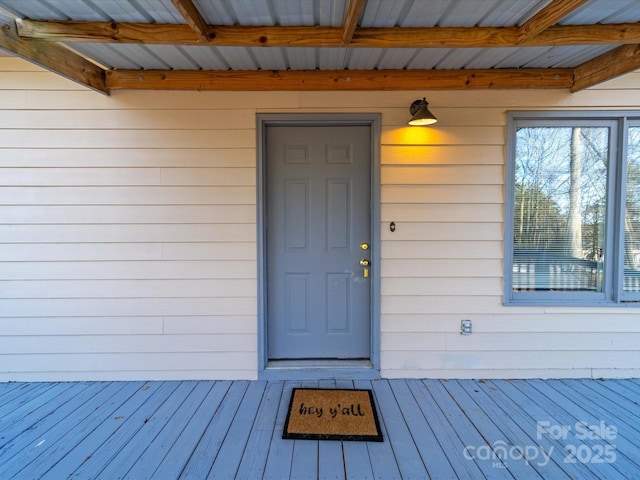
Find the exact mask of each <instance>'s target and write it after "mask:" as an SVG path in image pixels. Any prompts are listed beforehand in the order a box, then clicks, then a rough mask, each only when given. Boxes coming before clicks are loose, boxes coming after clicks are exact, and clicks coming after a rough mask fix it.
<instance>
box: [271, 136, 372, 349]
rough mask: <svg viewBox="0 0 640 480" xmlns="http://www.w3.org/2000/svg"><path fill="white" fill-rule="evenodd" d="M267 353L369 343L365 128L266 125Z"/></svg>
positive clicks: (367, 143) (367, 146) (368, 183)
mask: <svg viewBox="0 0 640 480" xmlns="http://www.w3.org/2000/svg"><path fill="white" fill-rule="evenodd" d="M266 151H267V158H266V164H267V165H266V175H267V181H266V188H267V195H266V199H267V206H266V241H267V331H268V332H267V339H268V356H269V359H271V360H276V359H328V358H333V359H361V358H367V359H368V358H369V357H370V352H371V301H370V298H371V277H370V276H367V274H368V275H370V273H371V270H370V268H371V267H369V269H367V270H366V271H365V268H366V267H363V266H361V264H360V262H361V260H363V259H365V260H370V258H371V256H370V251H371V250H370V249H364V248H363V245H362V244H367V245H368V244H369V243H370V241H371V238H370V237H371V129H370V127H368V126H330V127H327V126H322V127H315V126H270V127H268V128H267V132H266Z"/></svg>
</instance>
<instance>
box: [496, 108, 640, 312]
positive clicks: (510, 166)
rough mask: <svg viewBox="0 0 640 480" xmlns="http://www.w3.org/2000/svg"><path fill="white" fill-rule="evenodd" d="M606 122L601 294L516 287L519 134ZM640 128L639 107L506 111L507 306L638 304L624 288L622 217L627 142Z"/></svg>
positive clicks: (636, 294) (636, 296)
mask: <svg viewBox="0 0 640 480" xmlns="http://www.w3.org/2000/svg"><path fill="white" fill-rule="evenodd" d="M554 126H574V127H579V126H603V127H608V128H610V138H609V165H608V173H607V207H606V210H607V211H606V215H607V218H606V221H605V226H604V228H605V246H604V252H603V253H604V269H603V272H604V284H603V291H602V292H586V291H567V292H547V291H531V292H522V291H513V227H514V208H515V156H516V132H517V130H518V128H522V127H554ZM639 126H640V111H635V112H634V111H617V112H616V111H551V112H549V111H512V112H507V141H506V147H507V151H506V162H507V163H506V169H505V170H506V172H505V173H506V175H505V222H504V223H505V229H504V235H505V242H504V243H505V248H504V255H505V256H504V304H505V305H516V306H517V305H530V306H536V305H540V306H546V305H548V306H574V307H575V306H623V305H629V306H638V302H640V292H624V290H623V286H624V219H625V213H626V205H625V203H626V201H625V200H626V172H627V168H626V167H627V140H628V130H629V128H630V127H639Z"/></svg>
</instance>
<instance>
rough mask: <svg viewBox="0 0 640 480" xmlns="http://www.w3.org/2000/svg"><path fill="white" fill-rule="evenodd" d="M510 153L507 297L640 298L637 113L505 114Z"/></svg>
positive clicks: (509, 300)
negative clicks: (507, 117)
mask: <svg viewBox="0 0 640 480" xmlns="http://www.w3.org/2000/svg"><path fill="white" fill-rule="evenodd" d="M634 115H635V117H634ZM507 149H508V150H507V191H506V194H507V204H506V205H507V207H506V219H505V225H506V227H505V237H506V238H505V303H506V304H511V305H518V304H520V305H536V304H538V305H606V304H614V305H615V304H622V303H630V302H640V112H639V113H635V114H628V113H626V112H624V113H617V114H616V113H612V114H608V113H600V112H597V113H581V112H553V113H548V112H546V113H542V112H512V113H510V114H509V123H508V139H507Z"/></svg>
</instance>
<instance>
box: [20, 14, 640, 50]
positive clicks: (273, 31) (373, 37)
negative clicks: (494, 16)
mask: <svg viewBox="0 0 640 480" xmlns="http://www.w3.org/2000/svg"><path fill="white" fill-rule="evenodd" d="M16 23H17V25H18V32H19V34H20V36H21V37H23V38H29V39H34V40H42V41H49V42H97V43H139V44H165V45H171V44H174V45H202V41H201V39H199V38H198V37H197V36H196V35H195V34H194V31H193V30H192V29H191V27H189V26H188V25H176V24H161V25H160V24H148V23H116V22H111V23H109V22H61V21H47V22H43V21H34V20H17V21H16ZM208 28H209V29H208V33H207V38H208V40H207V44H208V45H211V46H234V47H343V46H344V44H343V43H342V42H343V33H344V32H343V29H342V28H336V27H298V26H292V27H280V26H275V27H268V26H258V27H253V26H239V25H235V26H209V27H208ZM518 32H519V29H518V28H517V27H433V28H399V27H394V28H356V30H355V32H354V34H353V37H352V38H351V41H350V42H349V46H350V47H369V48H493V47H517V46H522V47H550V46H558V45H607V44H618V45H619V44H633V43H640V23H625V24H597V25H565V26H553V27H549V28H547V29H546V30H544V31H542V32H540V33H538V34H537V35H536V36H535V37H533V38H531V39H530V40H529V41H527V43H526V44H522V45H520V44H519V43H518Z"/></svg>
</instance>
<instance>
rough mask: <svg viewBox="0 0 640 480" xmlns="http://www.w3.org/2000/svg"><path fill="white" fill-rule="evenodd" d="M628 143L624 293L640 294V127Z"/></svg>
mask: <svg viewBox="0 0 640 480" xmlns="http://www.w3.org/2000/svg"><path fill="white" fill-rule="evenodd" d="M628 142H629V146H628V150H627V152H628V158H627V199H626V200H627V201H626V205H627V211H626V216H625V219H624V291H625V292H640V127H632V128H629V137H628Z"/></svg>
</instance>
